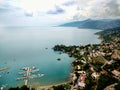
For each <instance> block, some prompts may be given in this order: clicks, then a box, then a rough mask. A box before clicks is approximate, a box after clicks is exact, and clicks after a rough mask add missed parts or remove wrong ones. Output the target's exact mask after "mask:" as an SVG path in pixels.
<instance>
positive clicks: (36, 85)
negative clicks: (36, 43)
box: [30, 81, 69, 90]
mask: <svg viewBox="0 0 120 90" xmlns="http://www.w3.org/2000/svg"><path fill="white" fill-rule="evenodd" d="M67 83H69V81H65V82H61V83H56V84H51V85H40V83H39V82H38V83H32V84H31V85H30V86H32V88H35V90H41V89H45V90H46V89H49V88H52V87H53V86H59V85H64V84H67Z"/></svg>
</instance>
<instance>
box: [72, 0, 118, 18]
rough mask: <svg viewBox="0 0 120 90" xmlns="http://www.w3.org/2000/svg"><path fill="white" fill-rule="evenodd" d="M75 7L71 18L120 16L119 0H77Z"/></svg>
mask: <svg viewBox="0 0 120 90" xmlns="http://www.w3.org/2000/svg"><path fill="white" fill-rule="evenodd" d="M77 7H78V9H77V10H78V12H77V13H76V14H75V15H74V16H73V19H83V18H84V19H85V18H94V19H101V18H120V2H119V0H78V4H77ZM76 17H77V18H76Z"/></svg>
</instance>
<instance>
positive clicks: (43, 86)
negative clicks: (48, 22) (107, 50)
mask: <svg viewBox="0 0 120 90" xmlns="http://www.w3.org/2000/svg"><path fill="white" fill-rule="evenodd" d="M97 33H99V32H97ZM94 35H97V36H98V39H99V40H100V43H99V44H101V43H102V41H103V39H102V38H101V37H100V35H99V34H96V33H94ZM83 46H84V45H83ZM68 55H69V54H68ZM69 57H71V56H70V55H69ZM75 61H76V59H75V58H74V60H73V61H72V62H71V63H70V65H71V67H72V68H75V66H73V65H72V63H73V62H75ZM72 74H74V69H73V70H71V72H70V74H69V76H68V77H69V79H68V81H65V82H61V83H56V84H51V85H40V83H33V84H32V85H31V86H32V87H33V88H35V90H42V89H44V90H48V89H51V88H52V87H53V86H59V85H65V84H68V83H70V82H71V80H72Z"/></svg>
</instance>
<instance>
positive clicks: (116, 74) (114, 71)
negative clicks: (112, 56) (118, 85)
mask: <svg viewBox="0 0 120 90" xmlns="http://www.w3.org/2000/svg"><path fill="white" fill-rule="evenodd" d="M112 73H113V74H114V75H115V76H117V77H119V76H120V71H118V70H113V71H112Z"/></svg>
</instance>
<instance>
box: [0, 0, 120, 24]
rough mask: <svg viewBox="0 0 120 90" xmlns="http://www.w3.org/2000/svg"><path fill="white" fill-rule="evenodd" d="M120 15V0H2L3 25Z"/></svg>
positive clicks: (1, 21)
mask: <svg viewBox="0 0 120 90" xmlns="http://www.w3.org/2000/svg"><path fill="white" fill-rule="evenodd" d="M88 18H91V19H116V18H117V19H118V18H120V0H0V26H54V25H58V24H61V23H65V22H71V21H77V20H85V19H88Z"/></svg>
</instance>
